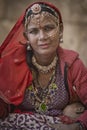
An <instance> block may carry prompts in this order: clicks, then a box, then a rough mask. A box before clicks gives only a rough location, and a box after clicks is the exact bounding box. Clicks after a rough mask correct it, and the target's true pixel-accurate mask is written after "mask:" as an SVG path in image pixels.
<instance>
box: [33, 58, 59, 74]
mask: <svg viewBox="0 0 87 130" xmlns="http://www.w3.org/2000/svg"><path fill="white" fill-rule="evenodd" d="M57 60H58V57H57V56H55V57H54V59H53V61H52V62H51V64H50V65H48V66H42V65H39V64H38V63H37V61H36V58H35V57H34V56H33V57H32V63H33V65H35V66H36V68H37V69H38V70H39V71H40V72H42V73H48V72H49V71H50V70H52V69H54V68H55V67H56V64H57Z"/></svg>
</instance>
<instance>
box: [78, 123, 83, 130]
mask: <svg viewBox="0 0 87 130" xmlns="http://www.w3.org/2000/svg"><path fill="white" fill-rule="evenodd" d="M78 124H79V130H84V127H83V126H82V124H81V123H80V122H78Z"/></svg>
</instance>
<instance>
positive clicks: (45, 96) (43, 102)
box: [32, 71, 57, 114]
mask: <svg viewBox="0 0 87 130" xmlns="http://www.w3.org/2000/svg"><path fill="white" fill-rule="evenodd" d="M35 84H36V81H33V84H32V91H33V93H34V96H35V110H36V111H37V112H39V113H42V114H43V113H45V112H46V111H47V110H48V106H47V104H48V103H49V102H50V101H51V100H50V99H49V95H50V89H51V90H52V91H54V90H55V89H56V88H57V85H56V84H55V71H54V72H53V75H52V77H51V79H50V81H49V83H48V86H47V88H46V90H45V92H42V91H43V90H41V91H40V93H39V92H38V91H39V90H38V88H37V87H36V86H35ZM38 86H39V88H41V86H40V84H38ZM41 92H42V95H41Z"/></svg>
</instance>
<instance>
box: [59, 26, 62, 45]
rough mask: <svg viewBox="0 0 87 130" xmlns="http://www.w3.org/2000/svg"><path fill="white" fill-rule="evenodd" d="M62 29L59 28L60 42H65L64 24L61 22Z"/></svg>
mask: <svg viewBox="0 0 87 130" xmlns="http://www.w3.org/2000/svg"><path fill="white" fill-rule="evenodd" d="M59 26H60V30H59V42H60V43H63V24H60V25H59Z"/></svg>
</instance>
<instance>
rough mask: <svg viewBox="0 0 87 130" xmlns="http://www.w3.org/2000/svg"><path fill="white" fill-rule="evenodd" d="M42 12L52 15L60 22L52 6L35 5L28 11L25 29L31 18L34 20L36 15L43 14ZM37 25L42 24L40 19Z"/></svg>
mask: <svg viewBox="0 0 87 130" xmlns="http://www.w3.org/2000/svg"><path fill="white" fill-rule="evenodd" d="M41 12H48V14H49V15H50V14H51V15H52V16H54V17H55V18H56V19H57V20H58V13H57V12H56V11H55V10H54V9H53V8H51V7H50V6H47V5H45V4H34V5H32V6H31V7H30V8H29V9H28V10H27V11H26V14H25V27H26V25H27V23H28V21H29V19H30V17H31V18H33V17H34V16H35V15H37V14H41ZM52 16H51V17H52ZM37 23H38V24H39V23H40V21H39V19H38V18H37Z"/></svg>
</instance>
